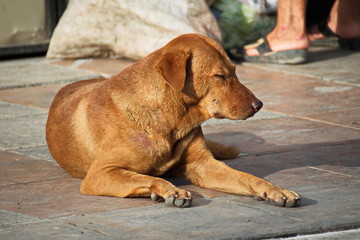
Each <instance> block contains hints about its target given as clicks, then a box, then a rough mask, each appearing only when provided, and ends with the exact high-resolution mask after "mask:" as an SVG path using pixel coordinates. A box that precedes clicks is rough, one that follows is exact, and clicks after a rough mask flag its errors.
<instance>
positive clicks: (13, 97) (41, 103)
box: [0, 84, 65, 110]
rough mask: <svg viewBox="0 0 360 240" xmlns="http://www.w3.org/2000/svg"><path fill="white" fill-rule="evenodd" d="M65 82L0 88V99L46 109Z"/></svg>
mask: <svg viewBox="0 0 360 240" xmlns="http://www.w3.org/2000/svg"><path fill="white" fill-rule="evenodd" d="M63 86H65V84H60V85H46V86H36V87H23V88H15V89H6V90H0V100H2V101H5V102H10V103H15V104H19V105H24V106H30V107H35V108H42V109H46V110H48V109H49V107H50V104H51V102H52V100H53V99H54V97H55V95H56V93H57V92H58V91H59V90H60V88H61V87H63Z"/></svg>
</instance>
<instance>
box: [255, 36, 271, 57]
mask: <svg viewBox="0 0 360 240" xmlns="http://www.w3.org/2000/svg"><path fill="white" fill-rule="evenodd" d="M258 43H260V45H258V46H257V47H256V50H257V51H258V52H259V53H260V54H264V53H268V52H271V48H270V46H269V43H268V41H267V39H266V37H262V38H260V39H259V41H258Z"/></svg>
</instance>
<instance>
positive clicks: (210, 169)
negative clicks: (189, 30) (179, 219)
mask: <svg viewBox="0 0 360 240" xmlns="http://www.w3.org/2000/svg"><path fill="white" fill-rule="evenodd" d="M261 107H262V103H261V102H260V101H259V100H258V99H257V98H256V97H255V96H254V95H253V94H252V93H251V92H250V90H248V89H247V88H246V87H245V86H243V85H242V84H241V83H240V82H239V80H238V79H237V77H236V75H235V66H234V65H233V64H232V63H231V62H230V60H229V58H228V57H227V55H226V53H225V52H224V50H223V49H222V48H221V46H220V45H219V44H218V43H216V42H215V41H213V40H211V39H209V38H207V37H205V36H202V35H198V34H186V35H182V36H180V37H178V38H175V39H174V40H172V41H171V42H170V43H168V44H167V45H166V46H165V47H163V48H161V49H159V50H157V51H155V52H153V53H152V54H150V55H149V56H147V57H146V58H144V59H143V60H141V61H139V62H137V63H135V64H133V65H132V66H130V67H129V68H127V69H125V70H124V71H123V72H121V73H120V74H118V75H116V76H115V77H113V78H111V79H93V80H85V81H80V82H77V83H73V84H70V85H67V86H65V87H64V88H63V89H61V90H60V91H59V93H58V94H57V95H56V97H55V99H54V101H53V103H52V105H51V108H50V112H49V117H48V121H47V125H46V139H47V142H48V145H49V149H50V152H51V154H52V156H53V157H54V159H55V160H56V161H57V162H58V163H59V164H60V166H62V167H63V168H64V169H65V170H66V171H68V172H70V173H71V174H72V175H73V176H74V177H79V178H84V180H83V182H82V184H81V187H80V190H81V193H83V194H91V195H108V196H116V197H137V196H151V198H152V199H153V200H161V199H164V200H165V203H166V204H168V205H175V206H177V207H188V206H190V204H191V201H192V198H191V194H190V193H189V192H188V191H185V190H182V189H179V188H177V187H175V186H174V185H173V184H171V183H170V182H168V181H166V180H164V179H162V178H159V177H160V176H164V174H167V175H168V176H169V175H170V176H181V177H185V178H187V179H188V180H190V181H191V182H192V183H194V184H196V185H198V186H200V187H204V188H211V189H216V190H219V191H224V192H228V193H236V194H242V195H253V196H255V197H256V198H257V199H259V200H269V201H270V202H273V203H274V204H275V205H280V206H286V207H293V206H298V205H299V204H300V197H299V195H298V194H296V193H295V192H292V191H289V190H285V189H282V188H280V187H277V186H274V185H272V184H271V183H269V182H266V181H264V180H262V179H260V178H257V177H255V176H252V175H250V174H247V173H244V172H240V171H237V170H234V169H232V168H230V167H228V166H227V165H226V164H225V163H223V162H220V161H218V160H216V159H215V158H214V156H213V154H212V153H211V152H210V150H209V146H210V145H207V144H206V142H205V139H204V136H203V133H202V130H201V127H200V124H201V123H203V122H204V121H205V120H207V119H209V118H211V117H214V118H228V119H246V118H249V117H251V116H253V115H254V114H255V113H256V112H257V111H259V110H260V108H261ZM223 150H226V149H223ZM218 152H219V146H217V153H218ZM230 155H231V153H230Z"/></svg>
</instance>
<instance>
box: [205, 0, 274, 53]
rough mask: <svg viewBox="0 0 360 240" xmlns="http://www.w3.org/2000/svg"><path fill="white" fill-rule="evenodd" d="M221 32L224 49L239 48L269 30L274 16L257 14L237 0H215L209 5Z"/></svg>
mask: <svg viewBox="0 0 360 240" xmlns="http://www.w3.org/2000/svg"><path fill="white" fill-rule="evenodd" d="M211 10H212V11H213V13H214V15H215V17H216V18H217V20H218V24H219V27H220V30H221V33H222V37H223V41H222V45H223V47H224V48H225V50H230V49H234V48H236V49H240V48H241V47H242V46H244V45H246V44H249V43H252V42H254V41H256V40H257V39H259V38H261V37H262V36H263V35H265V34H266V33H267V32H268V31H269V30H271V29H272V28H273V27H274V25H275V21H276V18H275V16H271V15H266V14H258V13H256V12H255V10H254V9H252V8H251V7H250V6H248V5H246V4H243V3H240V2H239V1H237V0H216V1H215V2H214V3H213V4H212V5H211Z"/></svg>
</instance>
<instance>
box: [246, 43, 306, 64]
mask: <svg viewBox="0 0 360 240" xmlns="http://www.w3.org/2000/svg"><path fill="white" fill-rule="evenodd" d="M251 48H256V50H257V51H258V52H259V54H260V55H258V56H249V55H246V53H244V59H245V60H246V61H248V62H257V63H278V64H299V63H304V62H306V60H307V50H306V49H291V50H284V51H278V52H275V51H272V50H271V48H270V46H269V43H268V42H267V40H266V37H263V38H260V39H259V40H258V41H257V42H256V43H253V44H249V45H246V46H244V50H246V49H251Z"/></svg>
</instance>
